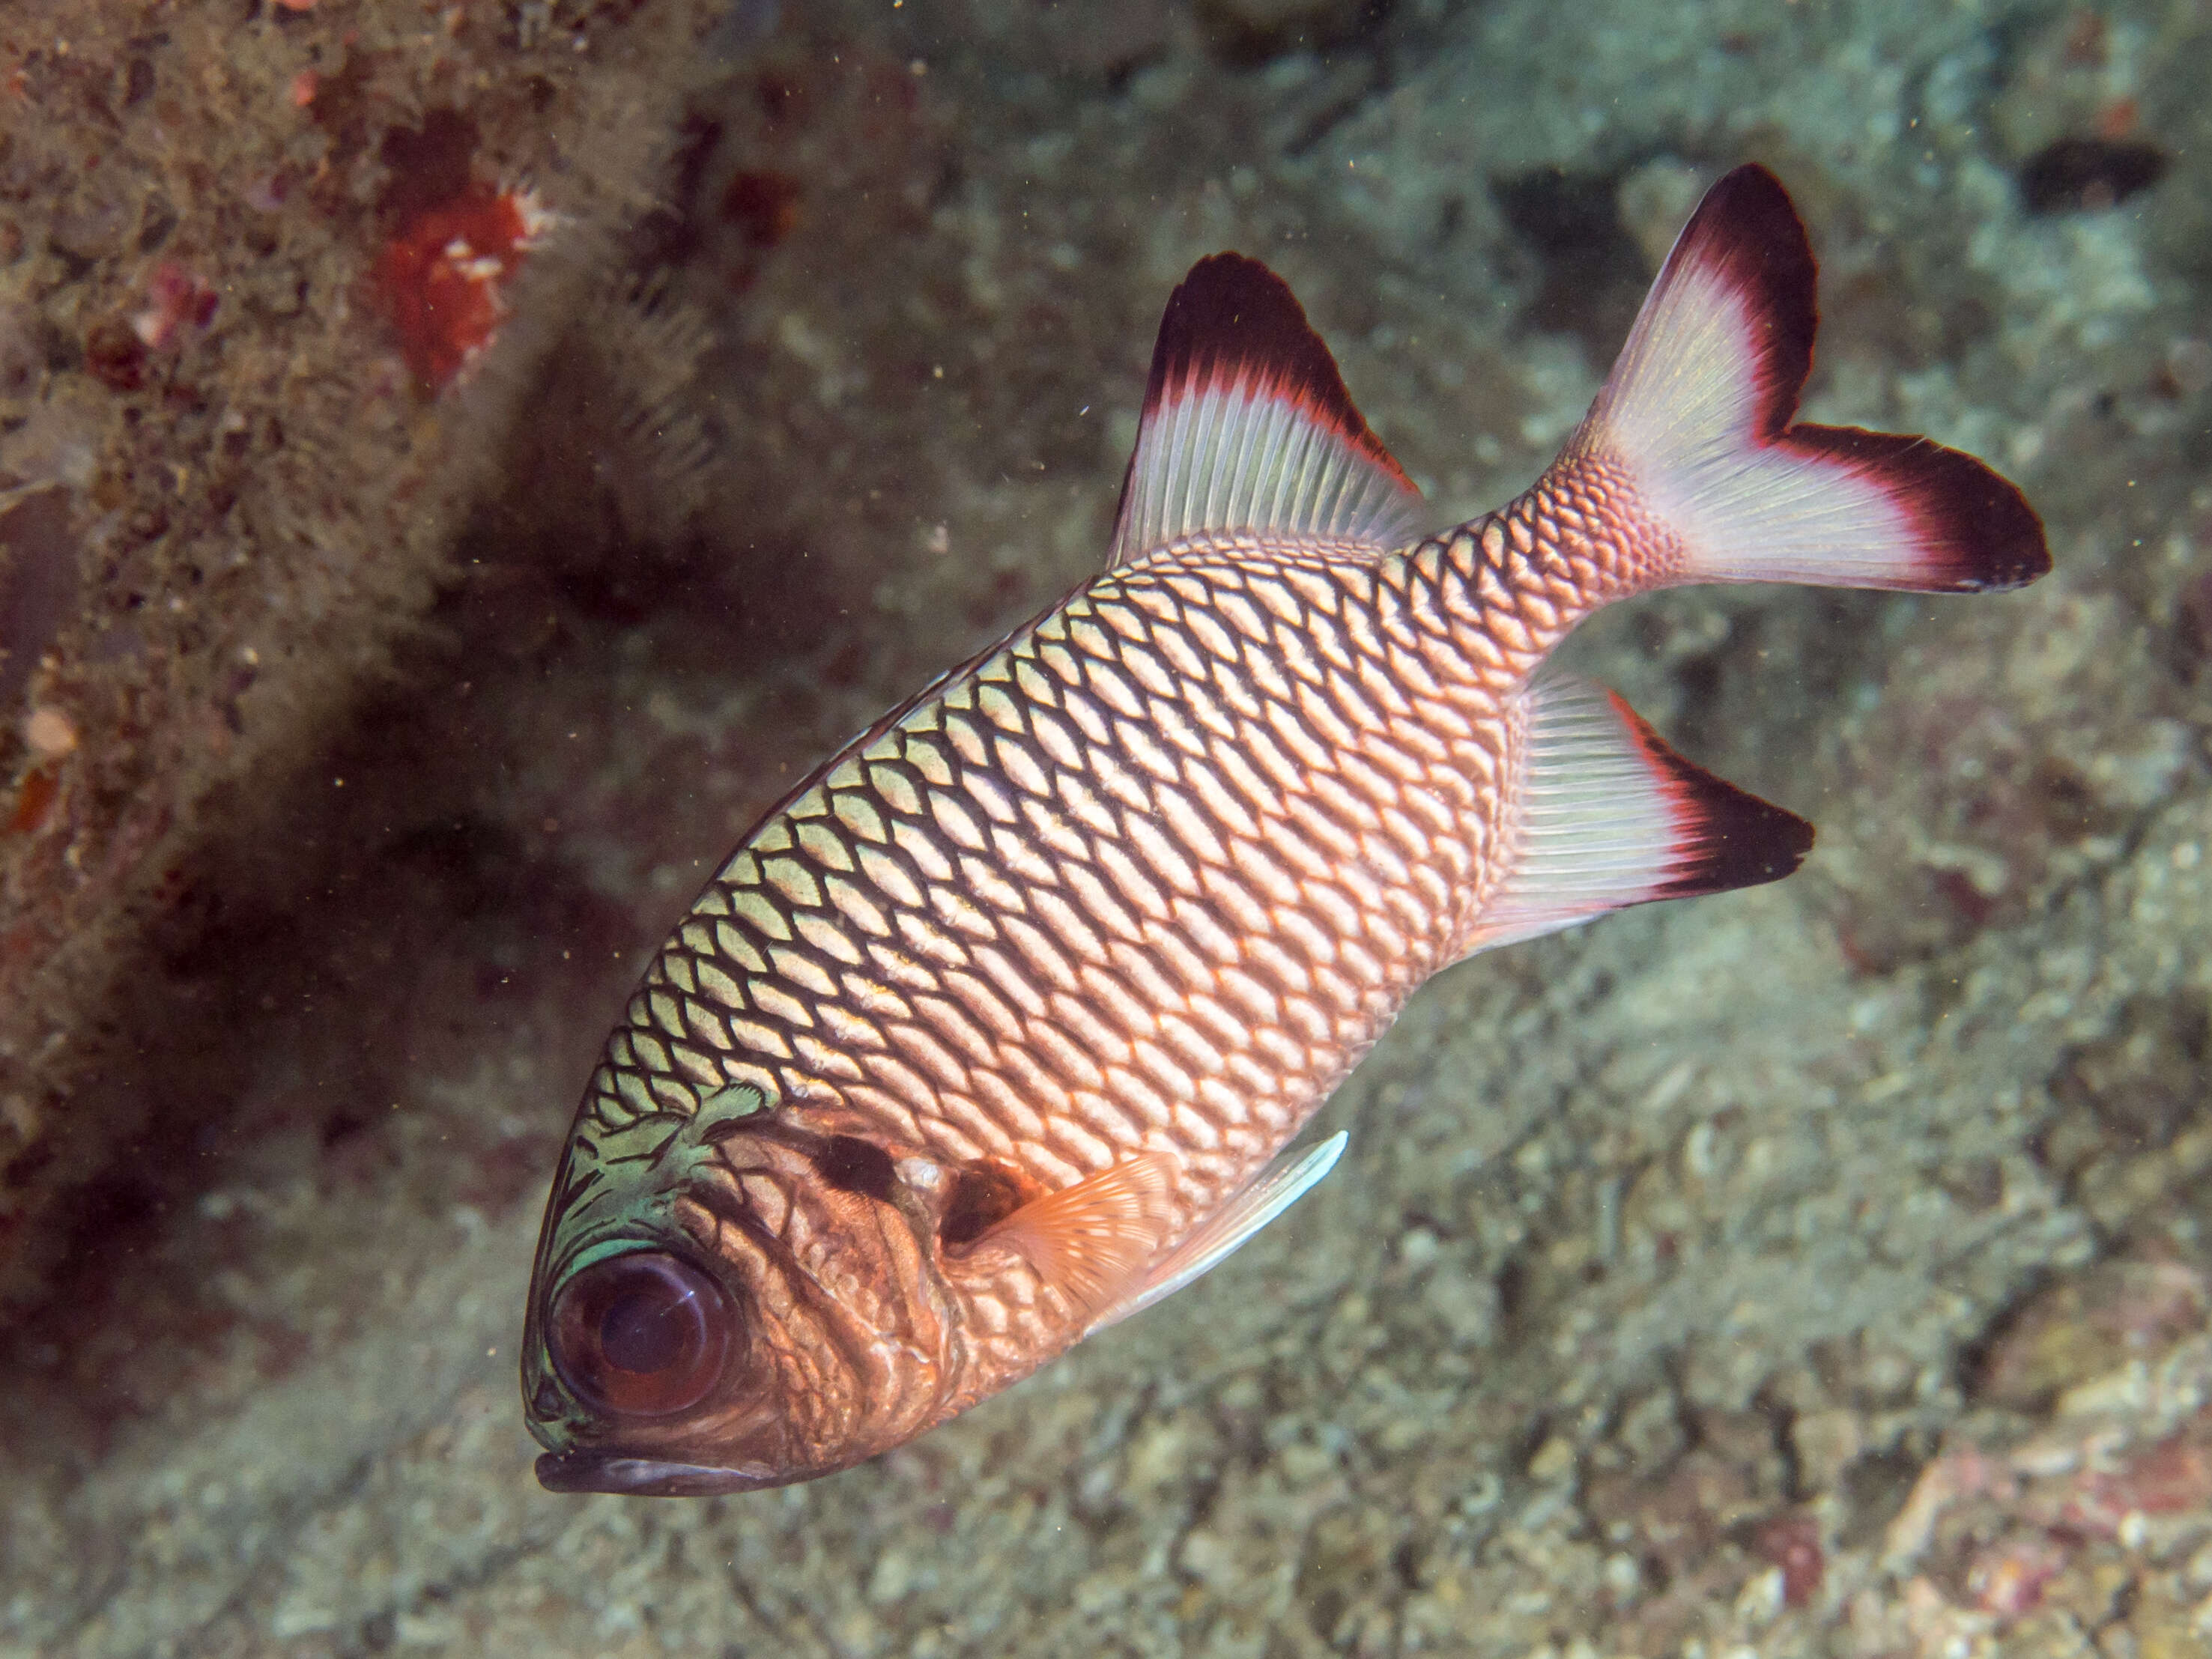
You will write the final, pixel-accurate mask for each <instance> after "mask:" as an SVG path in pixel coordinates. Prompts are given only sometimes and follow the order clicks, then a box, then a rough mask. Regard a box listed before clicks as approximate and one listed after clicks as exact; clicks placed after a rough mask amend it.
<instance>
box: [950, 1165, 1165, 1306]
mask: <svg viewBox="0 0 2212 1659" xmlns="http://www.w3.org/2000/svg"><path fill="white" fill-rule="evenodd" d="M1175 1171H1176V1161H1175V1159H1174V1158H1170V1156H1168V1154H1166V1153H1164V1152H1140V1153H1139V1154H1138V1155H1137V1156H1136V1157H1134V1158H1126V1159H1124V1160H1123V1161H1122V1162H1121V1163H1119V1164H1114V1165H1113V1166H1111V1167H1110V1168H1109V1169H1104V1170H1099V1171H1098V1173H1097V1174H1096V1175H1094V1176H1087V1177H1085V1179H1083V1180H1081V1181H1079V1182H1076V1183H1075V1184H1074V1185H1073V1187H1063V1188H1060V1190H1059V1191H1058V1192H1056V1193H1048V1194H1045V1195H1044V1196H1043V1197H1042V1198H1039V1199H1033V1200H1030V1202H1029V1203H1027V1204H1024V1205H1023V1206H1021V1207H1020V1208H1019V1209H1018V1210H1016V1211H1014V1212H1012V1214H1010V1215H1008V1216H1007V1217H1006V1218H1005V1219H1004V1220H1002V1221H1000V1222H999V1223H997V1224H996V1225H994V1226H993V1227H992V1228H991V1229H990V1230H989V1231H987V1232H986V1233H984V1234H983V1235H982V1237H981V1238H980V1239H979V1240H978V1241H977V1242H978V1243H982V1242H984V1241H985V1240H987V1241H989V1242H991V1243H998V1244H1004V1245H1006V1247H1008V1248H1009V1249H1013V1250H1016V1251H1018V1252H1019V1253H1020V1254H1021V1256H1022V1258H1023V1260H1024V1261H1027V1262H1028V1263H1029V1264H1030V1266H1031V1267H1034V1268H1036V1271H1037V1273H1038V1275H1039V1276H1040V1277H1041V1278H1042V1279H1044V1280H1045V1281H1046V1282H1047V1283H1048V1284H1049V1285H1053V1286H1054V1288H1055V1289H1057V1290H1058V1291H1060V1292H1061V1294H1063V1295H1064V1296H1066V1297H1067V1298H1068V1299H1069V1300H1070V1301H1071V1302H1073V1303H1074V1304H1076V1305H1077V1306H1078V1307H1079V1308H1084V1309H1086V1310H1088V1309H1096V1308H1101V1307H1104V1306H1106V1305H1107V1304H1109V1303H1110V1302H1112V1301H1113V1300H1114V1299H1115V1297H1118V1296H1120V1295H1121V1293H1122V1291H1123V1290H1124V1288H1125V1287H1126V1286H1127V1285H1128V1283H1129V1282H1130V1280H1131V1279H1133V1278H1135V1277H1136V1276H1137V1275H1138V1274H1139V1273H1141V1272H1142V1271H1143V1270H1144V1268H1145V1267H1146V1264H1147V1263H1149V1262H1150V1261H1152V1256H1153V1255H1155V1254H1156V1253H1157V1252H1158V1249H1159V1247H1160V1241H1161V1239H1162V1238H1163V1237H1164V1236H1165V1234H1166V1232H1167V1229H1168V1225H1169V1220H1170V1206H1169V1203H1168V1194H1169V1190H1170V1183H1171V1182H1173V1180H1174V1178H1175Z"/></svg>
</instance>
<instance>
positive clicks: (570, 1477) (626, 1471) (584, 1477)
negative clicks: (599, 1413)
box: [538, 1451, 791, 1498]
mask: <svg viewBox="0 0 2212 1659" xmlns="http://www.w3.org/2000/svg"><path fill="white" fill-rule="evenodd" d="M790 1479H791V1477H790V1476H789V1475H787V1474H780V1473H778V1472H777V1471H776V1470H774V1469H771V1468H768V1467H767V1466H766V1465H764V1464H760V1463H747V1464H740V1465H738V1467H737V1468H716V1467H715V1466H714V1465H712V1464H707V1463H671V1462H666V1461H665V1460H663V1459H661V1458H657V1457H625V1456H623V1455H620V1454H619V1453H615V1452H592V1451H572V1452H547V1453H546V1454H545V1455H544V1456H542V1457H540V1458H539V1459H538V1485H539V1486H543V1487H544V1488H545V1490H546V1491H548V1492H622V1493H623V1494H625V1495H627V1496H629V1497H631V1498H708V1497H712V1496H713V1495H714V1494H715V1493H717V1492H757V1491H759V1490H760V1489H761V1488H762V1487H763V1486H782V1485H784V1484H785V1483H786V1482H787V1481H788V1480H790Z"/></svg>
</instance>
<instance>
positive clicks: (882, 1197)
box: [522, 1085, 956, 1496]
mask: <svg viewBox="0 0 2212 1659" xmlns="http://www.w3.org/2000/svg"><path fill="white" fill-rule="evenodd" d="M772 1105H773V1097H771V1096H769V1095H766V1094H765V1093H764V1092H763V1091H762V1090H760V1089H757V1088H754V1087H752V1086H750V1085H738V1086H735V1087H732V1088H729V1089H725V1090H723V1091H720V1093H718V1094H715V1095H714V1096H712V1097H708V1099H707V1100H706V1101H704V1102H702V1104H701V1105H700V1107H699V1109H697V1110H696V1112H693V1113H690V1114H689V1115H684V1114H675V1113H663V1114H647V1115H644V1116H642V1117H635V1118H632V1119H629V1121H623V1122H621V1123H619V1124H616V1123H614V1122H612V1121H610V1120H608V1119H607V1118H606V1117H605V1116H604V1115H597V1114H595V1113H594V1111H593V1109H592V1102H591V1101H590V1100H589V1099H587V1101H586V1109H585V1111H584V1112H583V1113H582V1114H581V1115H580V1117H579V1121H578V1123H577V1127H576V1128H575V1130H574V1132H573V1133H572V1134H571V1136H570V1139H569V1145H568V1150H567V1152H566V1153H565V1155H564V1156H563V1158H562V1167H561V1171H560V1174H559V1175H558V1176H556V1179H555V1182H554V1188H553V1194H552V1197H551V1199H550V1201H549V1203H548V1205H547V1209H546V1217H545V1224H544V1230H543V1231H542V1233H541V1235H540V1237H539V1241H538V1261H537V1267H536V1270H535V1273H534V1274H533V1277H532V1284H531V1289H530V1303H529V1312H528V1316H527V1326H526V1332H525V1335H524V1342H523V1362H522V1392H523V1404H524V1409H525V1413H526V1419H527V1421H528V1424H529V1427H530V1431H531V1433H532V1436H534V1437H536V1439H537V1440H538V1443H539V1444H541V1445H542V1446H544V1448H545V1455H544V1456H543V1457H541V1458H539V1459H538V1480H540V1482H542V1483H543V1484H544V1486H547V1487H549V1488H550V1489H551V1490H553V1491H556V1492H628V1493H633V1494H638V1495H653V1496H690V1495H696V1494H702V1493H711V1492H742V1491H749V1490H753V1489H757V1488H759V1487H764V1486H783V1485H787V1484H788V1483H791V1482H793V1481H798V1480H811V1479H812V1478H814V1477H815V1476H817V1475H820V1474H829V1473H831V1472H832V1471H834V1470H836V1469H841V1468H848V1467H849V1466H850V1465H852V1464H854V1463H857V1462H861V1461H862V1460H864V1459H866V1458H868V1457H871V1456H873V1455H876V1454H877V1453H878V1452H881V1451H884V1450H887V1449H890V1447H892V1446H895V1445H897V1444H898V1443H901V1442H902V1441H903V1440H905V1439H907V1438H908V1437H910V1436H911V1435H913V1434H914V1433H915V1432H917V1431H919V1430H920V1429H921V1428H922V1427H924V1426H926V1425H927V1424H928V1423H930V1422H932V1421H934V1420H935V1419H937V1418H938V1417H939V1416H941V1415H943V1414H945V1413H944V1407H943V1401H944V1400H945V1395H946V1390H947V1389H948V1388H949V1387H950V1386H951V1377H952V1373H953V1371H954V1370H955V1369H956V1367H955V1365H954V1363H953V1355H952V1353H951V1341H950V1333H949V1327H948V1321H947V1319H946V1317H945V1300H944V1296H943V1292H942V1287H941V1286H940V1285H939V1283H938V1281H937V1279H936V1277H935V1273H934V1268H933V1262H932V1259H931V1254H930V1252H929V1250H928V1249H927V1248H926V1245H925V1243H923V1240H922V1238H921V1237H918V1236H917V1231H916V1229H915V1225H913V1224H912V1223H911V1222H910V1220H909V1218H908V1217H907V1216H906V1214H905V1213H904V1212H903V1211H902V1209H901V1208H900V1207H899V1206H898V1205H897V1204H896V1203H894V1202H890V1201H888V1198H887V1193H886V1190H885V1183H883V1182H876V1181H872V1180H871V1179H870V1178H869V1176H870V1171H871V1170H872V1168H873V1167H874V1159H873V1158H872V1157H871V1156H870V1152H869V1150H868V1149H865V1148H862V1147H859V1146H856V1145H855V1144H854V1143H852V1142H849V1141H846V1140H843V1139H841V1138H838V1137H832V1136H824V1135H821V1134H817V1133H805V1132H800V1131H798V1130H795V1129H793V1128H792V1127H789V1126H788V1125H787V1124H785V1123H784V1122H782V1121H781V1117H780V1115H779V1114H777V1113H775V1111H773V1110H772V1109H771V1107H772ZM881 1156H882V1155H881V1154H876V1155H875V1157H877V1158H880V1157H881Z"/></svg>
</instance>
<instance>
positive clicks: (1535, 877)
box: [1469, 673, 1813, 951]
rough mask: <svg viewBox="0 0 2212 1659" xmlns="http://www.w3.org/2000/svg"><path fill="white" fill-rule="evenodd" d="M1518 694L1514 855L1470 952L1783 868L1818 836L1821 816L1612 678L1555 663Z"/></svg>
mask: <svg viewBox="0 0 2212 1659" xmlns="http://www.w3.org/2000/svg"><path fill="white" fill-rule="evenodd" d="M1522 696H1523V697H1524V698H1525V699H1526V701H1525V703H1524V707H1525V708H1526V710H1527V718H1528V726H1527V728H1526V742H1527V748H1526V750H1525V752H1526V755H1527V761H1526V763H1525V767H1524V770H1523V773H1522V787H1521V789H1520V791H1519V792H1518V794H1517V797H1516V799H1517V801H1518V805H1519V811H1520V822H1519V824H1518V830H1519V835H1518V842H1519V850H1518V854H1517V861H1516V863H1515V865H1514V866H1513V872H1512V873H1511V874H1510V876H1508V877H1507V878H1506V879H1505V882H1504V885H1503V886H1502V887H1501V888H1500V889H1499V890H1498V895H1497V896H1496V897H1494V898H1493V899H1492V901H1491V902H1490V903H1489V904H1488V905H1487V906H1486V907H1485V908H1484V910H1483V913H1482V915H1481V916H1480V918H1479V920H1478V921H1477V923H1476V926H1475V930H1474V941H1473V943H1472V945H1470V947H1469V948H1470V949H1471V950H1476V951H1481V950H1487V949H1489V948H1490V947H1491V946H1492V945H1507V944H1511V943H1512V942H1514V941H1515V940H1517V939H1534V938H1537V937H1539V936H1540V935H1541V934H1545V933H1556V932H1557V931H1559V929H1560V928H1562V927H1573V926H1574V925H1575V924H1576V923H1577V922H1580V921H1589V919H1590V918H1592V917H1594V916H1600V915H1604V914H1605V913H1606V912H1607V911H1609V910H1618V909H1620V908H1623V907H1625V906H1627V905H1631V904H1642V903H1645V902H1648V901H1650V900H1652V899H1662V898H1687V897H1690V896H1692V895H1695V894H1699V893H1718V892H1725V891H1728V890H1729V889H1731V888H1736V887H1748V886H1753V885H1755V884H1759V883H1760V882H1767V881H1775V880H1778V879H1780V878H1782V877H1784V876H1786V875H1788V874H1789V873H1790V872H1791V871H1792V870H1795V869H1796V867H1797V866H1798V864H1799V863H1800V861H1802V860H1803V858H1804V856H1805V854H1806V852H1807V851H1808V849H1809V848H1811V847H1812V844H1813V826H1812V825H1811V824H1809V823H1806V822H1805V820H1804V819H1802V818H1801V817H1797V816H1796V814H1795V813H1793V812H1789V811H1784V810H1783V809H1782V808H1781V807H1778V806H1775V805H1771V804H1770V803H1768V802H1766V801H1763V800H1761V799H1759V797H1757V796H1756V795H1752V794H1747V793H1745V792H1744V791H1742V790H1741V789H1739V788H1737V787H1735V785H1734V784H1732V783H1729V782H1727V781H1724V780H1723V779H1720V778H1717V777H1715V776H1714V775H1712V774H1711V773H1710V772H1708V771H1706V770H1705V769H1703V768H1702V767H1699V766H1694V765H1692V764H1691V763H1689V762H1688V761H1686V760H1684V759H1683V758H1682V757H1680V755H1677V754H1676V753H1674V750H1671V749H1669V748H1668V747H1667V745H1666V744H1664V743H1663V742H1662V741H1661V740H1660V738H1659V735H1658V733H1657V732H1654V731H1653V730H1652V729H1651V728H1650V726H1647V725H1645V724H1644V722H1643V721H1642V720H1639V719H1638V718H1637V716H1636V714H1635V712H1634V711H1633V710H1632V709H1631V708H1629V707H1628V705H1627V704H1626V703H1625V702H1622V701H1621V700H1620V698H1619V697H1617V696H1613V694H1612V693H1611V692H1608V691H1607V690H1604V689H1603V688H1602V687H1601V686H1596V685H1593V684H1590V683H1589V681H1587V680H1583V679H1578V678H1575V677H1574V676H1572V675H1570V674H1561V673H1546V674H1542V675H1540V676H1539V677H1538V678H1536V680H1535V681H1534V683H1533V684H1531V685H1530V686H1529V688H1528V690H1527V691H1526V692H1524V693H1523V694H1522Z"/></svg>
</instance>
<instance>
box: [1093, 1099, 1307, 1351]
mask: <svg viewBox="0 0 2212 1659" xmlns="http://www.w3.org/2000/svg"><path fill="white" fill-rule="evenodd" d="M1345 1140H1346V1135H1345V1133H1344V1131H1342V1130H1341V1129H1340V1130H1338V1131H1337V1132H1336V1133H1334V1134H1333V1135H1331V1136H1330V1137H1329V1138H1328V1139H1327V1140H1324V1141H1321V1142H1319V1143H1317V1144H1316V1145H1315V1146H1308V1147H1304V1148H1302V1149H1300V1150H1299V1151H1297V1152H1285V1153H1284V1154H1283V1155H1282V1156H1281V1157H1280V1158H1277V1159H1276V1160H1275V1161H1274V1162H1273V1163H1272V1164H1269V1165H1267V1168H1266V1169H1264V1170H1261V1171H1260V1173H1259V1174H1258V1175H1257V1176H1255V1177H1254V1178H1253V1180H1252V1182H1251V1183H1250V1184H1249V1186H1247V1187H1246V1188H1244V1189H1243V1191H1242V1192H1240V1193H1238V1194H1237V1196H1236V1197H1234V1198H1232V1199H1231V1200H1229V1202H1228V1203H1226V1204H1225V1205H1223V1206H1221V1208H1220V1209H1218V1210H1217V1211H1216V1212H1214V1213H1213V1215H1212V1218H1210V1219H1208V1220H1207V1221H1206V1224H1205V1225H1203V1226H1201V1227H1200V1228H1199V1230H1198V1231H1196V1232H1194V1233H1193V1234H1192V1235H1191V1236H1190V1237H1188V1238H1187V1239H1185V1240H1183V1242H1182V1243H1181V1244H1179V1245H1177V1246H1176V1248H1175V1249H1174V1250H1173V1251H1171V1252H1170V1254H1169V1255H1167V1256H1166V1257H1165V1258H1164V1260H1162V1261H1159V1262H1158V1264H1157V1265H1155V1266H1154V1267H1152V1269H1151V1270H1150V1271H1149V1272H1147V1273H1146V1274H1145V1276H1144V1277H1143V1278H1142V1279H1140V1280H1139V1281H1138V1282H1137V1283H1136V1284H1135V1285H1132V1286H1130V1288H1129V1290H1128V1291H1127V1293H1126V1294H1125V1295H1123V1296H1122V1297H1121V1298H1120V1299H1119V1300H1118V1301H1116V1302H1115V1303H1114V1304H1113V1305H1112V1306H1111V1307H1109V1308H1108V1309H1106V1310H1104V1311H1103V1313H1101V1314H1100V1315H1099V1316H1098V1317H1097V1318H1096V1319H1094V1320H1092V1321H1091V1325H1090V1328H1089V1329H1087V1330H1085V1332H1084V1334H1085V1336H1089V1335H1091V1334H1093V1333H1095V1332H1097V1331H1103V1330H1104V1329H1105V1328H1106V1327H1108V1326H1109V1325H1112V1324H1116V1323H1118V1322H1121V1321H1122V1320H1124V1319H1127V1317H1128V1316H1130V1315H1131V1314H1134V1313H1142V1312H1143V1311H1144V1310H1146V1309H1147V1308H1149V1307H1151V1306H1152V1304H1154V1303H1155V1302H1159V1301H1163V1300H1164V1299H1165V1298H1167V1297H1170V1296H1173V1295H1174V1294H1175V1293H1176V1291H1179V1290H1181V1289H1182V1287H1183V1286H1184V1285H1188V1284H1189V1283H1190V1282H1191V1281H1192V1280H1193V1279H1197V1278H1200V1276H1201V1275H1203V1274H1205V1273H1208V1272H1210V1271H1211V1270H1212V1268H1214V1267H1218V1266H1219V1265H1220V1264H1221V1263H1222V1262H1223V1261H1226V1260H1227V1259H1228V1258H1229V1257H1230V1256H1231V1255H1234V1254H1235V1253H1236V1251H1237V1248H1238V1246H1240V1245H1242V1244H1243V1243H1245V1241H1246V1240H1248V1239H1249V1238H1250V1237H1252V1235H1253V1234H1255V1233H1256V1232H1258V1231H1260V1229H1261V1228H1262V1227H1264V1226H1266V1225H1267V1224H1268V1223H1269V1222H1270V1221H1273V1219H1274V1218H1276V1217H1277V1216H1279V1215H1280V1214H1282V1212H1284V1211H1285V1210H1287V1209H1289V1208H1290V1207H1291V1205H1293V1204H1295V1203H1297V1201H1298V1200H1299V1199H1301V1198H1303V1197H1304V1195H1305V1194H1306V1192H1307V1191H1308V1189H1310V1188H1311V1187H1312V1186H1313V1185H1314V1183H1315V1182H1318V1181H1319V1180H1320V1179H1321V1178H1322V1176H1325V1175H1327V1174H1328V1172H1329V1171H1330V1170H1333V1169H1334V1168H1335V1167H1336V1160H1337V1159H1338V1158H1340V1157H1341V1156H1342V1155H1343V1152H1344V1143H1345Z"/></svg>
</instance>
